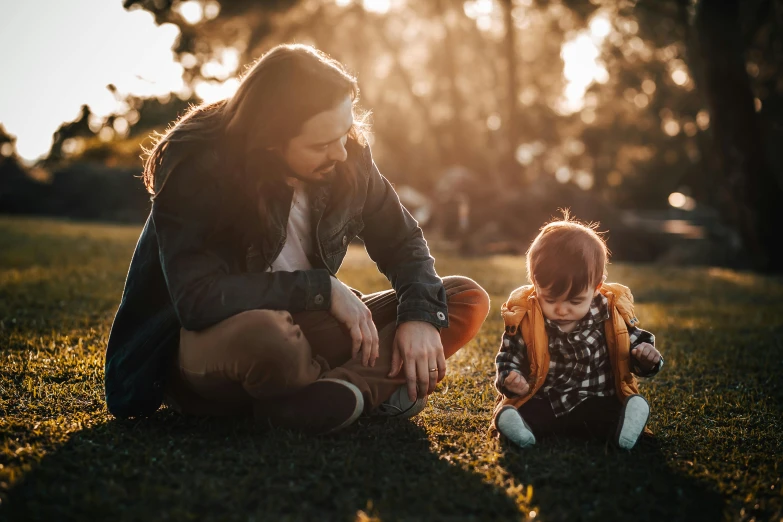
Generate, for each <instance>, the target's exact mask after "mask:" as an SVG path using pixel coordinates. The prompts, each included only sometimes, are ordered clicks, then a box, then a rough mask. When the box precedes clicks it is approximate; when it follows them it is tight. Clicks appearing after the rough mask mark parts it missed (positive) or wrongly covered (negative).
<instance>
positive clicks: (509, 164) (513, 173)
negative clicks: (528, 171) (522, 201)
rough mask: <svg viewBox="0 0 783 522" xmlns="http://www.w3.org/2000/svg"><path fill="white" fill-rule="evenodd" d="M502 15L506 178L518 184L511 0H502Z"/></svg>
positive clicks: (515, 74)
mask: <svg viewBox="0 0 783 522" xmlns="http://www.w3.org/2000/svg"><path fill="white" fill-rule="evenodd" d="M502 4H503V17H504V19H505V22H506V23H505V25H506V37H505V40H504V42H503V44H504V48H505V55H506V75H507V78H506V97H507V98H508V109H507V110H508V117H507V120H508V126H507V127H506V128H507V137H508V152H507V157H506V161H505V162H504V163H505V164H506V170H507V173H506V174H507V179H508V181H509V182H510V183H511V186H518V185H519V184H521V182H522V177H521V173H520V168H519V164H518V163H517V159H516V151H517V146H518V145H519V122H518V118H519V109H518V105H519V103H518V101H517V100H518V98H519V85H518V84H517V50H516V45H517V44H516V36H515V32H516V30H515V27H514V17H513V16H512V15H511V11H512V9H513V8H514V2H513V0H503V2H502Z"/></svg>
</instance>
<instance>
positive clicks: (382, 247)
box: [105, 142, 448, 417]
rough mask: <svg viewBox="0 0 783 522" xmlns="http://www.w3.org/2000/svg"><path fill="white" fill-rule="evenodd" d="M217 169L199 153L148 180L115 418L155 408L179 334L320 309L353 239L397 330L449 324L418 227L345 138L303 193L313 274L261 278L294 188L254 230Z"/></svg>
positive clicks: (213, 157) (112, 374)
mask: <svg viewBox="0 0 783 522" xmlns="http://www.w3.org/2000/svg"><path fill="white" fill-rule="evenodd" d="M222 165H224V162H223V161H222V160H221V159H220V154H219V153H218V152H216V151H214V150H210V149H205V150H200V151H199V152H198V153H191V154H189V155H188V156H187V159H186V160H185V161H183V162H181V163H180V164H179V165H178V166H176V167H175V168H174V169H173V170H172V171H171V174H169V175H165V174H164V175H159V176H158V179H156V196H155V197H154V199H153V202H152V210H151V212H150V215H149V217H148V218H147V222H146V224H145V225H144V229H143V230H142V232H141V236H140V237H139V241H138V243H137V245H136V250H135V252H134V254H133V258H132V260H131V265H130V270H129V272H128V277H127V280H126V282H125V290H124V292H123V295H122V301H121V302H120V306H119V309H118V310H117V315H116V317H115V319H114V323H113V325H112V329H111V334H110V336H109V343H108V346H107V349H106V377H105V385H106V403H107V405H108V408H109V411H110V412H111V413H112V414H113V415H115V416H117V417H133V416H140V415H147V414H151V413H152V412H154V411H155V410H157V409H158V407H159V406H160V404H161V402H162V400H163V390H164V387H165V379H166V375H167V368H168V367H169V365H170V364H173V358H174V357H175V354H176V349H177V346H178V344H179V330H180V328H181V327H183V328H185V329H187V330H201V329H204V328H208V327H209V326H212V325H214V324H215V323H218V322H220V321H223V320H224V319H227V318H229V317H231V316H233V315H235V314H238V313H240V312H243V311H246V310H253V309H272V310H288V311H290V312H291V313H296V312H301V311H305V310H329V308H330V304H331V301H330V297H331V282H330V276H331V275H334V274H336V273H337V270H338V269H339V268H340V265H341V263H342V261H343V258H344V257H345V254H346V250H347V248H348V245H349V244H350V242H351V240H353V239H354V238H355V237H357V236H358V237H360V238H361V239H362V240H363V241H364V244H365V247H366V249H367V252H368V253H369V255H370V257H371V258H372V259H373V260H374V261H375V262H376V264H377V265H378V268H379V269H380V271H381V272H382V273H383V274H384V275H386V277H387V278H388V279H389V281H390V282H391V284H392V286H393V288H394V290H395V291H396V292H397V296H398V299H399V304H398V307H397V321H398V323H401V322H405V321H427V322H429V323H431V324H433V325H435V326H437V327H438V328H441V327H447V326H448V311H447V308H446V292H445V289H444V287H443V283H442V281H441V279H440V278H439V277H438V275H437V274H436V272H435V266H434V259H433V258H432V256H431V255H430V252H429V249H428V247H427V243H426V241H425V240H424V237H423V236H422V232H421V229H420V228H419V227H418V224H417V223H416V221H415V220H414V219H413V217H412V216H411V215H410V214H409V213H408V211H407V210H406V209H405V208H404V207H403V206H402V204H401V203H400V201H399V198H398V197H397V194H396V193H395V191H394V189H393V188H392V186H391V184H390V183H389V182H388V181H387V180H386V178H384V177H383V176H382V175H381V174H380V173H379V172H378V169H377V167H376V166H375V163H374V162H373V160H372V157H371V154H370V150H369V147H362V146H360V145H358V144H357V143H355V142H349V143H348V159H347V161H346V162H344V163H342V164H340V165H339V169H340V172H339V174H340V176H338V177H337V178H336V179H335V181H333V182H332V183H331V184H326V185H315V186H313V187H311V193H310V196H311V197H310V202H311V207H312V226H313V231H314V234H313V236H314V241H315V242H316V243H317V244H315V245H313V248H314V251H315V255H314V257H313V259H311V262H312V266H313V267H314V268H313V269H312V270H304V271H296V272H266V269H267V268H268V267H269V266H270V265H271V263H272V261H273V260H274V259H275V257H277V255H278V254H279V252H280V250H281V249H282V247H283V244H284V242H285V239H286V235H285V234H286V224H287V221H288V211H289V210H290V203H291V198H292V191H291V190H289V189H288V188H287V187H286V189H285V191H284V192H283V193H282V194H276V195H275V197H268V196H267V198H265V200H266V201H268V204H269V212H268V216H269V226H268V227H266V229H265V230H267V233H265V234H255V233H254V231H255V230H256V227H257V226H258V222H259V221H260V219H259V217H258V216H259V215H258V213H257V212H256V213H254V214H253V213H243V212H241V211H239V210H237V211H236V212H232V208H233V207H234V205H232V204H231V203H232V202H233V199H232V198H235V197H237V190H238V189H237V188H236V186H234V188H233V189H232V185H231V184H230V183H224V182H222V181H223V179H222V178H221V174H223V172H221V169H222V168H223V167H222ZM345 175H354V176H356V178H355V179H357V180H358V190H356V191H354V192H350V191H346V190H340V189H341V188H344V187H341V185H340V182H339V180H341V179H342V180H344V179H346V178H345V177H344V176H345ZM224 178H225V176H224ZM164 185H165V187H164ZM246 189H247V188H246V187H245V190H246ZM351 193H352V194H353V197H350V196H347V195H346V194H351ZM262 197H263V196H262ZM236 207H237V209H240V208H241V207H242V206H241V205H236ZM253 208H256V207H253ZM270 230H271V232H270Z"/></svg>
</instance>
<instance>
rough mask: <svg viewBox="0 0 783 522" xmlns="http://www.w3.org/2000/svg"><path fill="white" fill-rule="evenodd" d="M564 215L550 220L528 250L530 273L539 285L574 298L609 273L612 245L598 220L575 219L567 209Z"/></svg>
mask: <svg viewBox="0 0 783 522" xmlns="http://www.w3.org/2000/svg"><path fill="white" fill-rule="evenodd" d="M562 212H563V218H562V219H559V220H556V221H550V222H549V223H547V224H546V225H544V226H543V227H542V228H541V232H540V233H539V234H538V236H537V237H536V238H535V239H534V240H533V243H531V245H530V248H529V249H528V251H527V277H528V280H529V281H530V282H531V283H532V284H534V285H536V287H538V288H539V289H542V290H546V291H547V293H548V294H550V295H552V296H555V297H560V296H562V295H565V294H566V293H567V294H568V295H567V298H568V299H573V298H574V297H576V296H577V295H579V294H580V293H582V292H584V291H585V289H587V288H591V289H594V288H596V287H597V286H598V285H599V284H601V283H602V282H603V280H604V278H605V277H606V264H607V262H608V260H609V249H608V248H606V242H605V241H604V238H602V237H601V236H600V235H599V233H598V232H596V228H597V227H598V224H597V223H588V224H586V223H582V222H580V221H577V220H575V219H573V218H572V217H571V216H570V214H569V212H568V210H563V211H562Z"/></svg>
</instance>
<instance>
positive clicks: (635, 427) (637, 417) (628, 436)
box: [615, 395, 650, 450]
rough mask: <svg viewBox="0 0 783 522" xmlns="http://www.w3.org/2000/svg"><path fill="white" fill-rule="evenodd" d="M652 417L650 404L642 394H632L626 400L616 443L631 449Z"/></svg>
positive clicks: (623, 447)
mask: <svg viewBox="0 0 783 522" xmlns="http://www.w3.org/2000/svg"><path fill="white" fill-rule="evenodd" d="M649 418H650V405H649V404H647V401H646V400H645V399H644V397H642V396H641V395H631V396H630V397H628V398H627V399H626V400H625V405H624V406H623V411H622V412H621V413H620V424H619V425H618V426H617V435H616V437H615V444H617V446H618V447H620V448H622V449H626V450H629V449H631V448H633V447H634V446H635V445H636V441H638V440H639V436H640V435H641V434H642V432H643V431H644V427H645V426H646V425H647V419H649Z"/></svg>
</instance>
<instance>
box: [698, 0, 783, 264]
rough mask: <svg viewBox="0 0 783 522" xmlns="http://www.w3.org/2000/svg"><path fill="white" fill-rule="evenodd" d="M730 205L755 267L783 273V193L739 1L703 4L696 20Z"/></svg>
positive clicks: (726, 200) (702, 0)
mask: <svg viewBox="0 0 783 522" xmlns="http://www.w3.org/2000/svg"><path fill="white" fill-rule="evenodd" d="M694 27H695V30H696V32H697V34H698V46H699V51H700V57H701V60H702V64H703V71H704V85H703V87H704V88H703V91H704V95H705V97H706V99H707V102H708V104H709V107H710V113H711V115H712V118H711V122H712V128H713V132H714V139H715V149H716V151H717V152H718V158H719V160H720V170H721V187H722V189H723V200H724V205H725V206H726V207H727V209H728V211H729V217H730V219H731V221H732V222H733V223H734V224H736V226H737V228H738V230H739V231H740V234H741V236H742V239H743V242H744V246H745V247H746V248H747V249H748V251H749V253H750V255H751V256H752V259H753V262H754V266H755V268H758V269H762V270H771V271H776V272H781V271H783V245H781V241H780V231H781V230H782V229H783V214H781V212H780V209H781V208H783V189H781V179H780V176H779V175H776V174H775V172H774V170H773V169H772V167H771V165H770V163H769V159H768V154H767V150H766V147H767V144H766V143H765V141H766V140H765V136H764V135H763V133H762V128H761V124H760V121H759V117H758V115H757V113H756V110H755V103H756V102H755V101H754V100H755V96H754V93H753V90H752V87H751V81H750V79H749V77H748V73H747V67H746V57H745V45H744V43H743V38H742V33H741V26H740V6H739V1H738V0H700V2H699V4H698V6H697V9H696V16H695V19H694Z"/></svg>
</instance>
